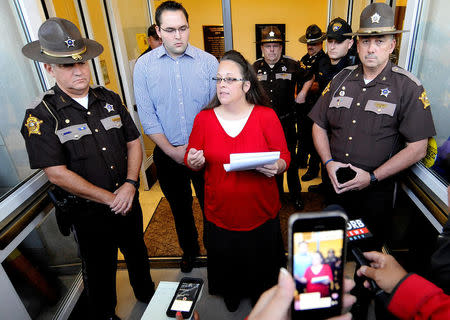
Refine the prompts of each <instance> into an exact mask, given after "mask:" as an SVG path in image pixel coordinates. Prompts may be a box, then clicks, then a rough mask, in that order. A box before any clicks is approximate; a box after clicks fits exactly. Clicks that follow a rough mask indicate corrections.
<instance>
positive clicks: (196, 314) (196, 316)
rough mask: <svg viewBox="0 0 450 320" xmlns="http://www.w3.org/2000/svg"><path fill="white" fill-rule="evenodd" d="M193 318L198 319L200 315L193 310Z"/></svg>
mask: <svg viewBox="0 0 450 320" xmlns="http://www.w3.org/2000/svg"><path fill="white" fill-rule="evenodd" d="M194 320H200V316H199V315H198V312H197V311H194Z"/></svg>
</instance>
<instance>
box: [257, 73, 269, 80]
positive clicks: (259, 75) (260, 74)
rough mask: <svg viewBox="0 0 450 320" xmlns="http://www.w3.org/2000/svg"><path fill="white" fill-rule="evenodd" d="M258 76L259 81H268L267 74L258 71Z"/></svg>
mask: <svg viewBox="0 0 450 320" xmlns="http://www.w3.org/2000/svg"><path fill="white" fill-rule="evenodd" d="M256 76H257V77H258V81H267V74H262V73H258V74H257V75H256Z"/></svg>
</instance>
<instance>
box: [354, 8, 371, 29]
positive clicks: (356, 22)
mask: <svg viewBox="0 0 450 320" xmlns="http://www.w3.org/2000/svg"><path fill="white" fill-rule="evenodd" d="M370 3H371V1H370V0H353V10H352V25H351V27H352V30H353V32H356V30H358V29H359V17H360V16H361V12H362V11H363V10H364V8H365V7H367V6H368V5H369V4H370Z"/></svg>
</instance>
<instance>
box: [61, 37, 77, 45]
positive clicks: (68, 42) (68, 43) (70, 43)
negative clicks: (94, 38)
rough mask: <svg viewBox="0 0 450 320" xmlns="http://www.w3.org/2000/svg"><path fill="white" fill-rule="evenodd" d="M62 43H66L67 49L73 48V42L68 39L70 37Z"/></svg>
mask: <svg viewBox="0 0 450 320" xmlns="http://www.w3.org/2000/svg"><path fill="white" fill-rule="evenodd" d="M64 42H65V43H66V46H67V48H70V47H73V46H75V40H73V39H70V37H67V40H66V41H64Z"/></svg>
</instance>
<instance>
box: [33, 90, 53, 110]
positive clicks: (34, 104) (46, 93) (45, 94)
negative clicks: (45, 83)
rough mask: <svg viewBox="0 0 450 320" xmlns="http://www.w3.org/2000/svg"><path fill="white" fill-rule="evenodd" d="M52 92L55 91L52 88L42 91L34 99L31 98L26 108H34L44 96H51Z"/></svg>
mask: <svg viewBox="0 0 450 320" xmlns="http://www.w3.org/2000/svg"><path fill="white" fill-rule="evenodd" d="M54 94H55V91H53V90H52V89H50V90H47V91H45V92H42V93H41V94H40V95H39V96H38V97H36V99H34V100H33V102H31V103H30V105H29V106H28V108H27V109H34V108H36V107H37V106H38V105H39V104H40V103H41V102H42V100H44V98H45V97H46V96H51V95H54Z"/></svg>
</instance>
